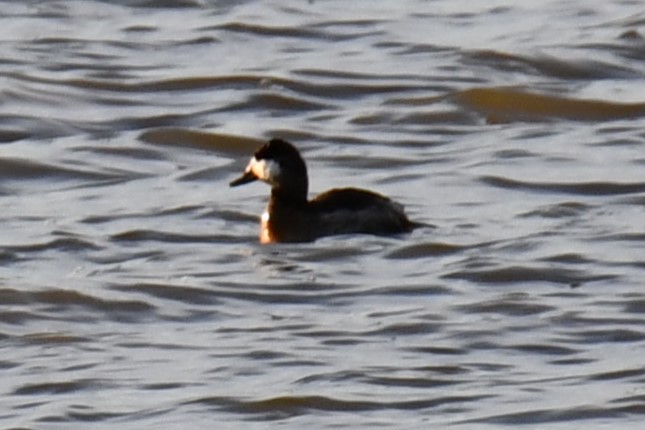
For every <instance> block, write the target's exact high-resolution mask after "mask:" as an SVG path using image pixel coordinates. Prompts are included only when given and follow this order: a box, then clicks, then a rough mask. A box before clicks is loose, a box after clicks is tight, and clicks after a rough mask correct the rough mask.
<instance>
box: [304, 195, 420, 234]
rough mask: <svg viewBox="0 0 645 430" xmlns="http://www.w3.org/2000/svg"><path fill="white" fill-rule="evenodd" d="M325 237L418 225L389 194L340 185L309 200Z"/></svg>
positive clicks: (388, 231)
mask: <svg viewBox="0 0 645 430" xmlns="http://www.w3.org/2000/svg"><path fill="white" fill-rule="evenodd" d="M309 207H310V209H311V210H312V212H313V213H315V214H316V215H317V218H318V224H319V226H320V228H321V233H323V234H321V236H326V235H331V234H350V233H369V234H393V233H403V232H407V231H411V230H412V229H414V228H415V227H416V225H415V224H414V223H412V222H411V221H410V220H409V219H408V217H407V216H406V215H405V213H404V212H403V207H402V206H401V205H400V204H398V203H396V202H393V201H392V200H390V199H388V198H387V197H385V196H382V195H380V194H377V193H374V192H372V191H367V190H361V189H358V188H336V189H333V190H329V191H327V192H325V193H322V194H320V195H318V196H317V197H316V198H314V199H313V200H311V201H310V202H309Z"/></svg>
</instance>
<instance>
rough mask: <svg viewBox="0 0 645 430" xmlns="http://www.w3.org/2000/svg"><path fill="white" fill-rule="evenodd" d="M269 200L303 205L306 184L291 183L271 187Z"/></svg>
mask: <svg viewBox="0 0 645 430" xmlns="http://www.w3.org/2000/svg"><path fill="white" fill-rule="evenodd" d="M271 201H273V202H275V203H279V204H281V205H285V206H292V207H293V206H295V207H298V206H305V205H306V204H307V184H306V183H304V184H303V183H299V184H297V183H291V184H288V185H281V186H279V187H275V186H274V187H272V188H271Z"/></svg>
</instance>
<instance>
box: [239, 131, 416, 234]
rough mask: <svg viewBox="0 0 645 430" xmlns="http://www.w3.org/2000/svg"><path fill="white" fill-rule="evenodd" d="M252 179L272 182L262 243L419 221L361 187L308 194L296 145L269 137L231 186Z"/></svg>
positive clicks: (406, 226)
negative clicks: (311, 196)
mask: <svg viewBox="0 0 645 430" xmlns="http://www.w3.org/2000/svg"><path fill="white" fill-rule="evenodd" d="M253 181H261V182H265V183H266V184H268V185H269V186H270V187H271V196H270V198H269V203H268V206H267V208H266V210H265V211H264V213H263V214H262V216H261V218H260V219H261V222H260V243H262V244H269V243H280V242H313V241H315V240H317V239H319V238H321V237H325V236H333V235H346V234H371V235H378V236H384V235H395V234H400V233H407V232H411V231H412V230H414V229H415V228H417V227H419V226H421V225H422V224H420V223H416V222H413V221H410V219H409V218H408V217H407V215H406V214H405V212H404V209H403V206H402V205H401V204H399V203H397V202H394V201H392V200H391V199H389V198H388V197H386V196H383V195H381V194H378V193H376V192H373V191H369V190H364V189H360V188H351V187H349V188H335V189H331V190H329V191H326V192H323V193H322V194H319V195H318V196H316V197H314V198H313V199H311V200H309V199H308V193H309V177H308V175H307V165H306V164H305V161H304V159H303V158H302V156H301V155H300V152H299V151H298V149H297V148H296V147H295V146H294V145H293V144H291V143H289V142H287V141H285V140H282V139H276V138H274V139H271V140H270V141H269V142H268V143H266V144H264V145H263V146H262V147H260V148H259V149H258V150H257V151H256V152H255V154H254V155H253V156H252V157H251V160H250V161H249V163H248V165H247V166H246V169H245V170H244V173H243V174H242V175H241V176H240V177H238V178H237V179H234V180H233V181H231V182H230V184H229V185H230V186H231V187H237V186H240V185H244V184H248V183H250V182H253Z"/></svg>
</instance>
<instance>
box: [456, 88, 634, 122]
mask: <svg viewBox="0 0 645 430" xmlns="http://www.w3.org/2000/svg"><path fill="white" fill-rule="evenodd" d="M453 100H454V101H455V102H457V103H458V104H459V105H461V106H462V107H464V108H466V109H469V110H474V111H477V112H478V113H480V114H481V115H483V116H485V117H486V119H487V121H488V122H490V123H499V122H514V121H544V120H548V119H568V120H573V121H611V120H616V119H625V118H636V117H641V116H645V103H614V102H607V101H603V100H575V99H568V98H564V97H556V96H548V95H542V94H531V93H526V92H523V91H519V90H516V89H511V88H473V89H469V90H465V91H461V92H458V93H456V94H455V95H454V96H453Z"/></svg>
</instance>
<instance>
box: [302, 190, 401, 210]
mask: <svg viewBox="0 0 645 430" xmlns="http://www.w3.org/2000/svg"><path fill="white" fill-rule="evenodd" d="M310 203H311V205H312V206H313V207H315V208H316V210H318V211H320V212H334V211H337V210H353V211H360V210H362V209H370V208H374V207H379V206H388V205H392V206H393V207H396V208H397V209H399V210H401V211H402V210H403V206H401V205H400V204H398V203H396V202H393V201H392V200H390V199H389V198H387V197H385V196H384V195H381V194H378V193H375V192H372V191H368V190H362V189H359V188H335V189H333V190H329V191H326V192H324V193H322V194H319V195H318V196H316V197H315V198H314V199H313V200H311V201H310Z"/></svg>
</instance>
